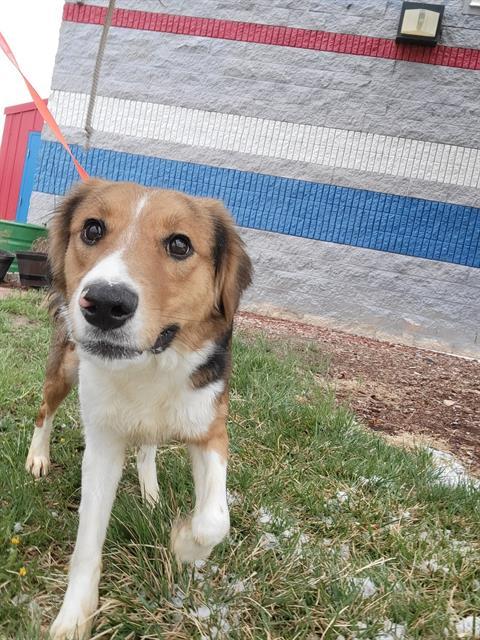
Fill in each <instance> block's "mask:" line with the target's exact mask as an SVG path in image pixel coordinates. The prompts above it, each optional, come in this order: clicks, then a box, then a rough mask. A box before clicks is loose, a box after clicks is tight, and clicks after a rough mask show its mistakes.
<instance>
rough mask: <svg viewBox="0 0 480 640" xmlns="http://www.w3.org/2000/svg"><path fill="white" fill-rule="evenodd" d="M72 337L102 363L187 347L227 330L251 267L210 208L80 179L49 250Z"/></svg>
mask: <svg viewBox="0 0 480 640" xmlns="http://www.w3.org/2000/svg"><path fill="white" fill-rule="evenodd" d="M49 257H50V263H51V271H52V282H53V287H54V289H55V290H56V291H57V292H58V293H60V294H61V296H62V297H63V298H64V301H65V303H66V308H67V315H68V323H69V325H70V330H71V333H72V337H73V339H74V340H75V342H76V343H77V344H78V346H79V347H80V349H83V350H84V351H86V352H88V353H91V354H93V355H94V356H97V357H100V358H104V359H110V360H111V359H119V358H122V359H125V358H137V357H138V356H139V355H140V354H142V353H146V352H152V351H153V352H157V353H158V352H160V351H162V350H164V349H166V348H167V347H168V346H169V345H170V344H171V343H172V342H173V341H174V340H177V341H179V342H183V344H184V345H186V346H189V347H190V348H195V346H196V345H197V344H200V343H201V342H202V340H204V339H205V338H208V337H209V335H208V333H209V331H210V332H211V331H212V330H213V329H212V327H213V326H215V327H222V326H223V329H225V327H229V326H231V323H232V320H233V314H234V313H235V311H236V309H237V306H238V303H239V299H240V295H241V293H242V291H243V290H244V289H245V288H246V287H247V286H248V285H249V283H250V278H251V263H250V260H249V258H248V256H247V254H246V253H245V250H244V247H243V243H242V241H241V240H240V238H239V236H238V234H237V232H236V231H235V228H234V225H233V222H232V219H231V217H230V216H229V214H228V213H227V212H226V210H225V209H224V207H223V206H222V204H221V203H220V202H217V201H215V200H209V199H203V198H193V197H190V196H187V195H185V194H182V193H178V192H174V191H166V190H160V189H147V188H145V187H141V186H139V185H136V184H132V183H109V182H104V181H100V180H89V181H88V182H87V183H85V184H81V185H77V187H76V188H75V189H74V190H73V191H72V193H71V194H70V195H69V196H68V197H67V198H66V199H65V201H64V202H63V204H62V205H61V207H60V209H59V210H58V211H57V212H56V214H55V218H54V221H53V223H52V227H51V230H50V251H49Z"/></svg>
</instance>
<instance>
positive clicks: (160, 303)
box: [26, 179, 252, 640]
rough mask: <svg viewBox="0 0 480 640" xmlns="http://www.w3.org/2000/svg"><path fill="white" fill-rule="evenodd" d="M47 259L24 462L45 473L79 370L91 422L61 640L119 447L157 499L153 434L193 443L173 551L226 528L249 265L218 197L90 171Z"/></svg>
mask: <svg viewBox="0 0 480 640" xmlns="http://www.w3.org/2000/svg"><path fill="white" fill-rule="evenodd" d="M49 261H50V268H51V279H52V291H53V300H54V302H53V307H54V314H53V315H54V332H53V337H52V342H51V347H50V352H49V356H48V361H47V370H46V378H45V384H44V391H43V402H42V405H41V408H40V411H39V414H38V418H37V422H36V427H35V430H34V435H33V439H32V443H31V446H30V450H29V453H28V458H27V463H26V467H27V469H28V470H29V471H30V472H32V473H33V475H34V476H36V477H39V476H40V475H45V474H46V473H47V472H48V467H49V439H50V433H51V429H52V424H53V418H54V415H55V411H56V410H57V408H58V406H59V405H60V403H61V402H62V400H63V399H64V398H65V396H66V395H67V394H68V392H69V390H70V389H71V387H72V385H74V384H75V383H76V382H77V380H78V383H79V398H80V409H81V416H82V422H83V427H84V432H85V452H84V456H83V462H82V495H81V503H80V509H79V514H80V522H79V527H78V533H77V539H76V544H75V549H74V552H73V555H72V558H71V562H70V570H69V578H68V587H67V591H66V594H65V597H64V600H63V604H62V607H61V609H60V612H59V613H58V616H57V618H56V619H55V621H54V623H53V625H52V627H51V630H50V634H51V637H52V638H54V640H60V639H64V638H73V637H75V638H77V637H78V638H85V637H88V636H89V634H90V629H91V623H92V618H93V615H94V613H95V611H96V609H97V607H98V585H99V580H100V571H101V553H102V546H103V543H104V540H105V534H106V530H107V526H108V522H109V518H110V513H111V509H112V504H113V501H114V498H115V493H116V489H117V485H118V482H119V480H120V477H121V475H122V467H123V463H124V457H125V451H126V448H127V447H129V446H134V447H137V451H138V453H137V468H138V475H139V480H140V487H141V493H142V496H143V498H144V499H145V500H146V501H147V502H149V503H155V502H156V501H157V499H158V491H159V490H158V484H157V477H156V467H155V452H156V445H158V444H163V443H165V442H168V441H171V440H175V441H180V442H183V443H185V444H187V446H188V449H189V452H190V457H191V462H192V471H193V479H194V485H195V507H194V510H193V513H192V514H191V515H190V516H189V517H186V518H184V519H182V520H180V521H179V522H177V523H176V524H174V526H173V528H172V533H171V548H172V551H173V553H174V554H175V556H176V558H177V560H178V561H179V562H194V561H195V560H198V559H204V558H206V557H208V555H209V554H210V553H211V551H212V549H213V547H214V546H215V545H217V544H218V543H219V542H221V541H222V540H223V539H224V537H225V536H226V535H227V532H228V530H229V525H230V521H229V513H228V506H227V500H226V471H227V450H228V437H227V431H226V418H227V409H228V406H227V405H228V380H229V375H230V369H231V335H232V324H233V317H234V314H235V312H236V310H237V307H238V304H239V301H240V297H241V295H242V292H243V291H244V290H245V289H246V288H247V287H248V286H249V284H250V282H251V275H252V265H251V261H250V259H249V257H248V255H247V253H246V250H245V247H244V244H243V242H242V240H241V239H240V237H239V235H238V233H237V231H236V230H235V226H234V223H233V220H232V218H231V216H230V215H229V213H228V212H227V211H226V209H225V208H224V206H223V205H222V203H220V202H218V201H216V200H211V199H207V198H197V197H191V196H188V195H185V194H183V193H180V192H176V191H169V190H162V189H149V188H145V187H141V186H139V185H137V184H133V183H126V182H124V183H111V182H106V181H103V180H96V179H95V180H94V179H90V180H88V181H87V182H85V183H83V184H79V185H77V186H76V187H74V189H73V190H72V192H71V193H70V194H69V195H68V196H67V197H66V198H65V200H64V201H63V203H62V204H61V205H60V207H59V208H58V209H57V211H56V212H55V214H54V216H53V219H52V222H51V225H50V230H49Z"/></svg>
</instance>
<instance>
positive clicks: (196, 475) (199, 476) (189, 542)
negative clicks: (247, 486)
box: [172, 421, 230, 562]
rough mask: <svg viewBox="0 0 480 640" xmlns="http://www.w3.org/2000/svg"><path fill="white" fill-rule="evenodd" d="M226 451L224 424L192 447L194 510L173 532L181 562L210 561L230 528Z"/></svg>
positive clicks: (173, 544)
mask: <svg viewBox="0 0 480 640" xmlns="http://www.w3.org/2000/svg"><path fill="white" fill-rule="evenodd" d="M227 449H228V437H227V431H226V429H225V423H224V421H222V423H221V425H216V428H215V431H214V435H212V437H211V438H209V439H206V440H205V441H202V442H199V443H192V444H190V446H189V450H190V456H191V459H192V469H193V480H194V483H195V509H194V512H193V515H192V516H191V517H190V518H188V519H187V520H184V521H180V522H178V523H176V524H175V525H174V527H173V529H172V550H173V552H174V554H175V556H176V558H177V560H178V561H179V562H195V560H201V559H204V558H207V557H208V556H209V555H210V553H211V551H212V549H213V547H214V546H215V545H217V544H218V543H219V542H221V541H222V540H223V539H224V537H225V536H226V535H227V533H228V530H229V528H230V516H229V513H228V504H227V487H226V482H227Z"/></svg>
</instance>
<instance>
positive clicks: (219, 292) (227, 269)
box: [203, 199, 253, 324]
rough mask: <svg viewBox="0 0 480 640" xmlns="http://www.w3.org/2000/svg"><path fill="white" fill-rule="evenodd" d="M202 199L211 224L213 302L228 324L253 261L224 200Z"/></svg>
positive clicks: (250, 278)
mask: <svg viewBox="0 0 480 640" xmlns="http://www.w3.org/2000/svg"><path fill="white" fill-rule="evenodd" d="M203 202H204V205H205V206H206V207H207V208H208V210H209V211H210V215H211V216H212V220H213V228H214V234H213V249H212V260H213V264H214V268H215V306H216V308H217V311H219V312H220V313H221V314H222V315H223V316H224V317H225V319H226V321H227V322H228V324H231V323H232V322H233V316H234V315H235V312H236V310H237V308H238V305H239V302H240V298H241V295H242V293H243V292H244V291H245V289H246V288H247V287H248V286H249V285H250V284H251V282H252V271H253V270H252V263H251V261H250V258H249V257H248V255H247V252H246V251H245V245H244V243H243V240H242V239H241V238H240V236H239V235H238V233H237V231H236V229H235V225H234V223H233V220H232V218H231V216H230V214H229V213H228V211H227V210H226V209H225V207H224V206H223V204H222V203H221V202H220V201H218V200H209V199H205V200H203Z"/></svg>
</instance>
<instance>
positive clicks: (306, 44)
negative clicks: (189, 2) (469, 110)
mask: <svg viewBox="0 0 480 640" xmlns="http://www.w3.org/2000/svg"><path fill="white" fill-rule="evenodd" d="M106 11H107V10H106V8H104V7H98V6H95V5H81V4H71V3H70V4H68V3H67V4H65V6H64V10H63V19H64V20H66V21H68V22H81V23H83V24H98V25H101V24H103V22H104V20H105V14H106ZM112 26H114V27H123V28H125V29H140V30H144V31H158V32H161V33H174V34H178V35H184V36H203V37H206V38H221V39H224V40H237V41H239V42H253V43H256V44H271V45H276V46H280V47H295V48H298V49H313V50H315V51H329V52H332V53H347V54H350V55H358V56H368V57H371V58H384V59H386V60H406V61H408V62H422V63H424V64H436V65H441V66H444V67H456V68H459V69H471V70H480V49H466V48H461V47H445V46H443V45H438V46H436V47H431V48H430V47H421V46H416V45H406V44H397V43H396V42H395V40H391V39H388V38H371V37H370V36H358V35H351V34H347V33H332V32H328V31H315V30H313V29H297V28H295V27H281V26H275V25H270V24H255V23H252V22H236V21H234V20H217V19H216V18H197V17H194V16H177V15H172V14H168V13H150V12H148V11H136V10H133V9H115V12H114V15H113V19H112Z"/></svg>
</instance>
